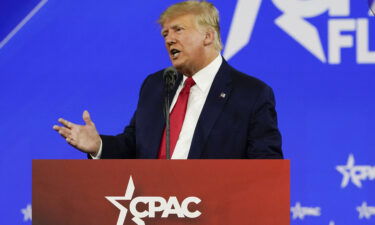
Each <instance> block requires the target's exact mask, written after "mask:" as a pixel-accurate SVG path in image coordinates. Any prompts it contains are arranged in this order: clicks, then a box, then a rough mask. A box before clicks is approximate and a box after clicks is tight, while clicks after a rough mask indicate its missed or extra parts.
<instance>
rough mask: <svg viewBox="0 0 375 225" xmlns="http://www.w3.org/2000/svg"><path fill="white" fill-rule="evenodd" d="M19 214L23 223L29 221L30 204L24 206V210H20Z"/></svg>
mask: <svg viewBox="0 0 375 225" xmlns="http://www.w3.org/2000/svg"><path fill="white" fill-rule="evenodd" d="M21 213H22V214H23V221H24V222H26V221H29V220H30V221H31V215H32V213H31V204H28V205H27V206H26V208H24V209H21Z"/></svg>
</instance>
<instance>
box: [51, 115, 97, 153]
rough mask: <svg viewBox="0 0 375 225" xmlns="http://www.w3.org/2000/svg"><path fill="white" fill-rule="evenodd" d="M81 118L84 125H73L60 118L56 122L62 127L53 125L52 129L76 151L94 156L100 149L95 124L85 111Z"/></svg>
mask: <svg viewBox="0 0 375 225" xmlns="http://www.w3.org/2000/svg"><path fill="white" fill-rule="evenodd" d="M82 118H83V120H84V121H85V125H78V124H74V123H72V122H70V121H67V120H64V119H62V118H60V119H59V120H58V121H59V122H60V123H61V124H62V125H64V126H57V125H54V126H53V129H54V130H56V131H57V132H59V134H60V135H61V136H63V137H64V138H65V140H66V141H67V142H68V143H69V144H70V145H72V146H73V147H75V148H76V149H78V150H80V151H82V152H86V153H89V154H91V155H96V154H97V152H98V151H99V148H100V143H101V139H100V136H99V134H98V131H97V130H96V128H95V124H94V123H93V122H92V121H91V118H90V114H89V112H88V111H86V110H85V111H84V112H83V115H82Z"/></svg>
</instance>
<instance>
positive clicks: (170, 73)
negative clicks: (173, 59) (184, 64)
mask: <svg viewBox="0 0 375 225" xmlns="http://www.w3.org/2000/svg"><path fill="white" fill-rule="evenodd" d="M177 77H178V73H177V70H176V68H174V67H173V66H171V67H168V68H166V69H165V70H164V72H163V79H164V84H165V87H166V89H167V90H168V91H170V90H172V89H173V87H174V85H175V84H176V80H177Z"/></svg>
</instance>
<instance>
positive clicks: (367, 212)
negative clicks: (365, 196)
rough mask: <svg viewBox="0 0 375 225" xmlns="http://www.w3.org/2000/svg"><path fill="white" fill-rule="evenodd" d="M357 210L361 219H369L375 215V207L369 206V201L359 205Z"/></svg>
mask: <svg viewBox="0 0 375 225" xmlns="http://www.w3.org/2000/svg"><path fill="white" fill-rule="evenodd" d="M357 211H358V213H359V216H358V217H359V219H362V218H366V219H368V220H369V219H370V218H371V216H372V215H375V207H371V206H367V202H362V205H361V206H358V207H357Z"/></svg>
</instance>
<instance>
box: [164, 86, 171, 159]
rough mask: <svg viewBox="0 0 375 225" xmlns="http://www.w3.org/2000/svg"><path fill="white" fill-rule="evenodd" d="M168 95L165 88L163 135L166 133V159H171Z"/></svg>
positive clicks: (168, 89)
mask: <svg viewBox="0 0 375 225" xmlns="http://www.w3.org/2000/svg"><path fill="white" fill-rule="evenodd" d="M169 95H170V88H169V87H167V88H166V95H165V99H164V102H165V103H164V105H165V108H164V110H165V111H164V113H165V133H166V148H165V150H166V158H167V159H171V149H170V139H171V134H170V119H169V111H170V104H169Z"/></svg>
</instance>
